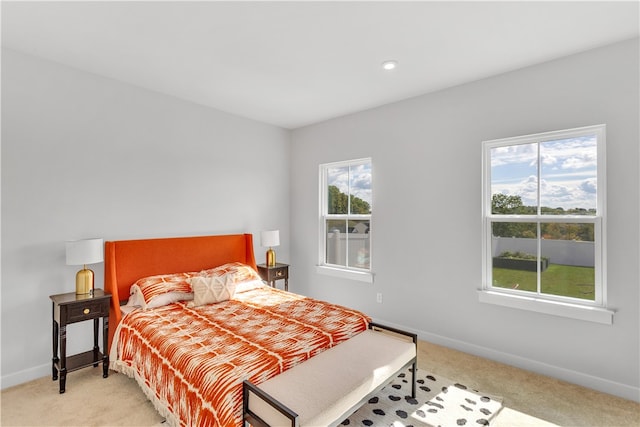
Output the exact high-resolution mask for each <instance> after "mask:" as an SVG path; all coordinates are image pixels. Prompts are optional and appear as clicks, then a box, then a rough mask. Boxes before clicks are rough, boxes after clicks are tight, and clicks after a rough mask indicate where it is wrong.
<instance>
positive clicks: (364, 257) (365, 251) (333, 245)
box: [327, 231, 370, 268]
mask: <svg viewBox="0 0 640 427" xmlns="http://www.w3.org/2000/svg"><path fill="white" fill-rule="evenodd" d="M347 237H348V238H349V240H348V245H347ZM347 247H348V251H349V253H348V257H349V263H348V265H349V266H351V267H359V268H369V248H370V246H369V233H348V234H347V233H340V232H339V231H334V232H332V233H329V234H327V262H328V263H329V264H337V265H344V261H345V255H347V254H346V252H347Z"/></svg>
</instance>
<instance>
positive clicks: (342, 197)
mask: <svg viewBox="0 0 640 427" xmlns="http://www.w3.org/2000/svg"><path fill="white" fill-rule="evenodd" d="M350 198H351V212H350V213H352V214H370V213H371V205H369V203H368V202H366V201H364V200H362V199H361V198H359V197H356V196H354V195H353V194H352V195H351V197H350ZM348 200H349V198H348V197H347V195H346V194H344V193H343V192H342V191H340V190H339V189H338V187H336V186H335V185H330V186H329V200H328V202H329V205H328V210H327V212H328V213H329V214H347V213H349V212H348V209H349V203H348Z"/></svg>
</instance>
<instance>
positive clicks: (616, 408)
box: [0, 342, 640, 427]
mask: <svg viewBox="0 0 640 427" xmlns="http://www.w3.org/2000/svg"><path fill="white" fill-rule="evenodd" d="M418 367H419V368H420V369H424V370H427V371H429V372H433V373H437V374H440V375H442V376H444V377H446V378H450V379H453V380H455V381H457V382H460V383H463V384H465V385H467V386H468V387H472V388H475V389H477V390H482V391H483V392H486V393H491V394H493V395H498V396H502V398H503V408H502V410H501V411H500V412H499V413H498V415H497V416H496V417H495V418H494V419H493V420H492V421H491V424H492V426H498V427H528V426H531V427H534V426H535V427H542V426H553V425H558V426H580V427H595V426H602V427H627V426H629V427H639V426H640V404H638V403H635V402H631V401H628V400H625V399H620V398H617V397H613V396H609V395H606V394H603V393H599V392H596V391H593V390H589V389H586V388H582V387H579V386H575V385H572V384H568V383H565V382H562V381H558V380H555V379H553V378H548V377H543V376H539V375H535V374H531V373H529V372H526V371H523V370H520V369H516V368H513V367H509V366H506V365H503V364H499V363H496V362H492V361H488V360H486V359H482V358H479V357H475V356H471V355H468V354H465V353H460V352H457V351H454V350H450V349H447V348H444V347H441V346H436V345H433V344H430V343H426V342H420V343H419V356H418ZM0 397H1V409H2V411H1V414H0V424H1V425H2V426H140V427H143V426H158V425H159V424H160V423H161V422H162V418H161V417H160V416H159V415H158V414H157V412H156V411H155V409H154V408H153V406H152V405H151V404H150V403H149V401H148V400H147V399H146V398H145V397H144V395H143V393H142V392H141V391H140V389H139V388H138V385H137V384H136V382H135V381H134V380H132V379H129V378H127V377H125V376H124V375H121V374H117V373H114V372H111V373H110V375H109V378H107V379H104V378H102V369H101V367H99V368H86V369H82V370H79V371H76V372H71V373H70V374H69V375H67V389H66V393H64V394H62V395H61V394H59V393H58V382H57V381H55V382H54V381H52V380H51V378H50V377H46V378H41V379H38V380H35V381H32V382H29V383H26V384H21V385H19V386H16V387H12V388H9V389H7V390H3V391H2V394H1V395H0Z"/></svg>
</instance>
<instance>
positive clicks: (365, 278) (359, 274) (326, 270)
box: [316, 265, 373, 283]
mask: <svg viewBox="0 0 640 427" xmlns="http://www.w3.org/2000/svg"><path fill="white" fill-rule="evenodd" d="M316 272H318V273H320V274H325V275H327V276H334V277H341V278H343V279H351V280H357V281H359V282H366V283H373V273H371V272H368V271H355V270H346V269H343V268H336V267H328V266H326V265H317V266H316Z"/></svg>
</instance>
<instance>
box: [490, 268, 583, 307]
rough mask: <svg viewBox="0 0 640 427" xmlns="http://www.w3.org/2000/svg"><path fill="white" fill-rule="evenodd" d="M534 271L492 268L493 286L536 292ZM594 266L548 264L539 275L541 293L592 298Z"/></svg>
mask: <svg viewBox="0 0 640 427" xmlns="http://www.w3.org/2000/svg"><path fill="white" fill-rule="evenodd" d="M536 274H537V273H536V272H535V271H523V270H511V269H506V268H494V269H493V286H496V287H500V288H514V289H519V290H521V291H531V292H536ZM594 281H595V275H594V268H593V267H575V266H572V265H559V264H549V268H548V269H547V270H546V271H545V272H543V273H542V275H541V286H542V293H545V294H552V295H562V296H568V297H574V298H582V299H587V300H594V299H595V294H594Z"/></svg>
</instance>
